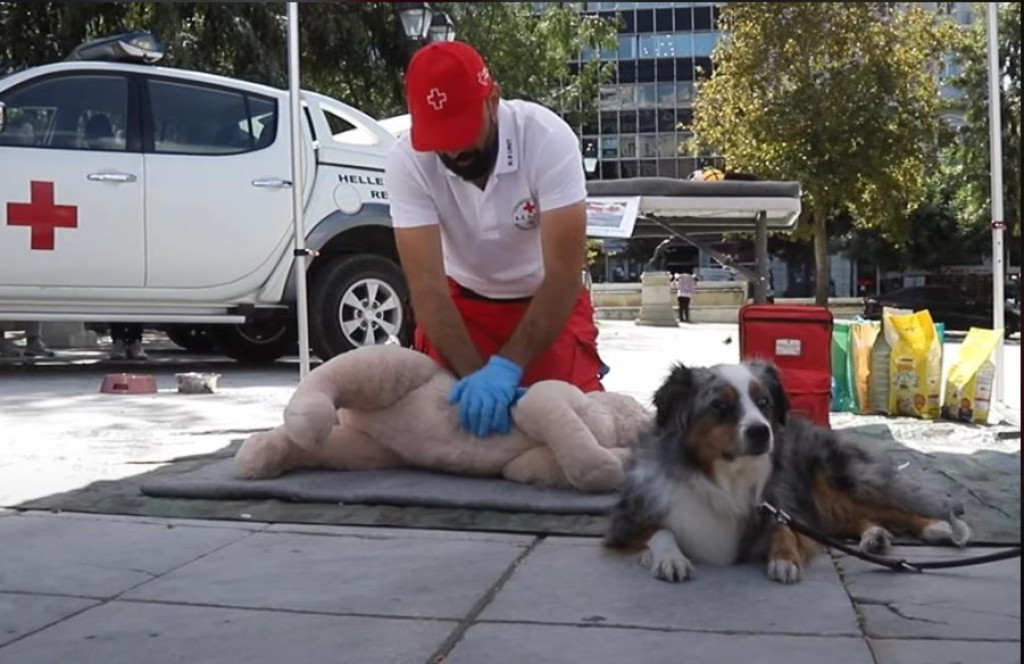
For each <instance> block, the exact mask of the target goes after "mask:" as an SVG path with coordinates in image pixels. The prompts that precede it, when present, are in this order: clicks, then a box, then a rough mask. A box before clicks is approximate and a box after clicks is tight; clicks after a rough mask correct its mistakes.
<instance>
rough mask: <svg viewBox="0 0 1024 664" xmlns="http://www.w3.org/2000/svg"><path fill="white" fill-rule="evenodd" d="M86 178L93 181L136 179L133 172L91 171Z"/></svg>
mask: <svg viewBox="0 0 1024 664" xmlns="http://www.w3.org/2000/svg"><path fill="white" fill-rule="evenodd" d="M85 178H86V179H87V180H90V181H92V182H135V180H136V177H135V176H134V175H132V174H131V173H89V174H88V175H86V176H85Z"/></svg>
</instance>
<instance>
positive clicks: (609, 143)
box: [601, 136, 619, 159]
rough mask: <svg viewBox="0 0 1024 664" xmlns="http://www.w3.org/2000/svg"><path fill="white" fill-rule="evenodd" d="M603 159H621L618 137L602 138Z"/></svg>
mask: <svg viewBox="0 0 1024 664" xmlns="http://www.w3.org/2000/svg"><path fill="white" fill-rule="evenodd" d="M601 158H602V159H618V158H619V137H618V136H604V137H602V138H601Z"/></svg>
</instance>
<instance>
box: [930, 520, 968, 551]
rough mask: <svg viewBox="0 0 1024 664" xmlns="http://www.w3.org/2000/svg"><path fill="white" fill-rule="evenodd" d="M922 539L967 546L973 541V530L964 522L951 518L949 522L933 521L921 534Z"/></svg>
mask: <svg viewBox="0 0 1024 664" xmlns="http://www.w3.org/2000/svg"><path fill="white" fill-rule="evenodd" d="M921 539H923V540H924V541H926V542H932V543H942V544H946V543H949V544H953V545H955V546H959V547H964V546H967V542H968V541H969V540H970V539H971V528H970V526H968V525H967V524H966V523H965V522H964V521H962V520H960V519H958V518H956V517H950V520H949V521H933V522H931V523H930V524H928V526H926V527H925V529H924V530H923V531H922V532H921Z"/></svg>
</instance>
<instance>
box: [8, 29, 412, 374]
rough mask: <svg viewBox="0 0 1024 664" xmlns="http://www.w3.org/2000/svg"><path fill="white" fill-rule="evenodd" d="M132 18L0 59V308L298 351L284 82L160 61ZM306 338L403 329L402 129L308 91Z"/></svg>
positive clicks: (388, 335)
mask: <svg viewBox="0 0 1024 664" xmlns="http://www.w3.org/2000/svg"><path fill="white" fill-rule="evenodd" d="M162 54H163V48H162V46H161V45H160V44H159V42H157V41H156V39H155V38H153V37H152V36H151V35H147V34H146V33H131V34H127V35H117V36H114V37H110V38H104V39H99V40H96V41H95V42H89V43H87V44H83V45H82V46H80V47H78V48H77V49H75V51H74V52H73V53H72V55H71V57H69V58H68V59H67V60H65V61H62V62H55V63H52V64H48V65H43V66H39V67H33V68H30V69H26V70H24V71H20V72H16V73H12V74H9V75H6V76H3V77H0V320H43V321H53V320H67V321H84V322H87V323H99V324H101V325H108V324H109V323H112V322H138V323H143V324H145V325H146V326H147V327H149V328H150V329H163V330H165V331H166V332H167V334H168V335H169V336H170V338H171V339H172V340H173V341H174V342H175V343H178V344H180V345H182V346H183V347H185V348H186V349H189V350H193V351H200V350H207V349H209V348H210V347H211V345H212V346H216V347H217V348H219V349H220V350H221V351H222V352H223V353H224V354H225V355H227V356H229V357H232V358H235V359H237V360H240V361H271V360H274V359H276V358H278V357H281V356H283V355H286V354H290V353H296V352H298V345H297V333H296V327H295V319H296V315H295V311H294V305H295V302H296V279H295V274H294V267H295V240H294V235H295V234H294V228H293V219H292V217H293V214H292V192H291V188H292V182H291V159H292V137H291V131H290V127H291V122H290V118H289V112H290V110H289V109H290V105H289V94H288V91H287V90H282V89H278V88H272V87H267V86H264V85H257V84H255V83H249V82H246V81H243V80H239V79H234V78H227V77H224V76H214V75H211V74H206V73H203V72H197V71H189V70H184V69H175V68H170V67H161V66H157V65H156V64H154V63H155V62H156V61H158V60H159V59H160V58H161V56H162ZM301 95H302V102H303V111H302V115H303V122H302V123H301V126H300V127H301V136H300V138H299V141H300V142H301V148H302V149H301V157H302V161H301V163H300V167H302V169H303V172H304V174H305V177H304V179H303V182H302V188H303V189H302V200H303V211H304V216H303V218H302V219H301V220H300V222H301V230H302V232H303V234H304V237H305V242H304V244H305V247H306V248H307V249H309V250H312V251H314V252H316V253H315V255H314V257H313V258H312V260H311V261H309V263H308V268H307V278H308V282H309V295H308V302H309V330H310V342H311V345H312V348H313V350H314V352H315V353H316V355H317V356H319V357H320V359H322V360H325V361H326V360H327V359H329V358H331V357H333V356H334V355H337V354H339V353H342V352H345V351H348V350H351V349H353V348H356V347H359V346H366V345H371V344H378V343H384V342H386V341H388V340H389V339H392V338H398V339H399V340H400V341H401V342H402V343H404V344H408V343H409V342H410V341H411V336H412V328H413V324H412V310H411V306H410V303H409V295H408V287H407V285H406V283H405V278H404V276H403V274H402V271H401V269H400V267H399V263H398V255H397V252H396V250H395V246H394V236H393V233H392V230H391V218H390V214H389V210H390V208H389V206H388V200H387V191H386V189H385V187H384V165H385V161H386V157H387V153H388V150H389V149H390V147H391V145H392V144H393V143H394V141H395V136H394V134H393V133H392V132H391V131H390V130H388V129H387V128H386V127H385V126H383V125H381V124H380V123H378V122H377V121H376V120H375V119H374V118H372V117H370V116H368V115H366V114H365V113H363V112H361V111H360V110H359V109H357V108H355V107H353V106H351V105H349V104H346V103H344V102H342V101H339V100H336V99H331V98H329V97H325V96H323V95H319V94H315V93H313V92H310V91H303V92H302V93H301Z"/></svg>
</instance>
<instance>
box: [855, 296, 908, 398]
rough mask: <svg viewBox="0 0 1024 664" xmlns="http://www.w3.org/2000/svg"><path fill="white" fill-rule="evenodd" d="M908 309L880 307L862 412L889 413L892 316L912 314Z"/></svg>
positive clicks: (894, 332) (894, 339)
mask: <svg viewBox="0 0 1024 664" xmlns="http://www.w3.org/2000/svg"><path fill="white" fill-rule="evenodd" d="M912 313H914V312H913V311H911V310H909V309H894V308H892V307H883V308H882V323H881V326H880V328H879V332H878V333H877V334H875V341H874V343H873V344H872V345H871V358H870V365H869V367H868V403H867V408H864V407H863V406H862V407H861V412H862V413H874V414H877V415H888V414H889V392H890V390H889V382H890V381H889V361H890V359H891V358H892V347H893V345H894V344H895V343H896V331H895V330H894V329H893V326H892V317H893V316H899V315H904V314H912Z"/></svg>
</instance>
